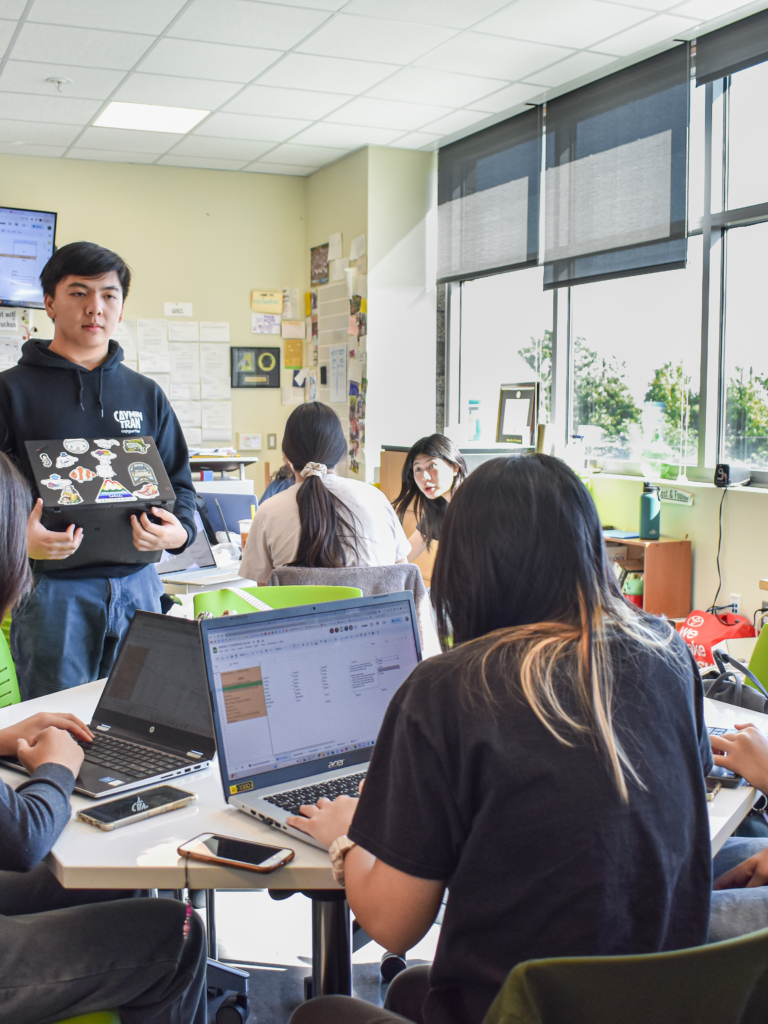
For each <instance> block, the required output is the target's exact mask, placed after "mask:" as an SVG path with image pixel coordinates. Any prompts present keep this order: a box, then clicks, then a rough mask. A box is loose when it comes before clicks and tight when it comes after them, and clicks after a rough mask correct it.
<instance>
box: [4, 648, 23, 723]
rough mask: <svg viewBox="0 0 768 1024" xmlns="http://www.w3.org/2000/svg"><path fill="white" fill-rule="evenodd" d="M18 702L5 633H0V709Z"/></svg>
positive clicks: (12, 666) (12, 665) (18, 696)
mask: <svg viewBox="0 0 768 1024" xmlns="http://www.w3.org/2000/svg"><path fill="white" fill-rule="evenodd" d="M20 701H21V694H20V693H19V681H18V679H17V678H16V667H15V665H14V664H13V658H12V657H11V649H10V647H9V646H8V641H7V640H6V639H5V633H2V632H0V708H7V707H8V705H9V704H18V703H19V702H20Z"/></svg>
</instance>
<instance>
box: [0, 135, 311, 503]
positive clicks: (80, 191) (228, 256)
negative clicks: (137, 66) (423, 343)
mask: <svg viewBox="0 0 768 1024" xmlns="http://www.w3.org/2000/svg"><path fill="white" fill-rule="evenodd" d="M0 203H2V204H3V205H7V206H18V207H22V208H31V209H43V210H55V211H56V212H57V213H58V214H59V221H58V229H57V236H56V237H57V243H58V244H59V245H64V244H66V243H67V242H73V241H77V240H80V239H88V240H91V241H95V242H99V243H100V244H101V245H105V246H107V247H108V248H110V249H114V250H115V251H116V252H119V253H120V254H121V255H122V256H123V257H124V258H125V259H126V260H127V262H128V263H129V265H130V266H131V268H132V270H133V273H134V283H133V286H132V288H131V293H130V295H129V297H128V301H127V303H126V310H125V316H126V317H129V318H131V319H138V318H140V317H142V318H143V317H162V316H163V303H164V302H168V301H177V302H192V304H193V311H194V316H193V319H195V320H228V321H229V322H230V324H231V331H232V344H234V345H250V344H253V343H254V335H252V334H251V318H250V292H251V290H252V289H254V288H282V287H292V288H299V289H300V290H301V292H302V293H303V292H304V290H305V289H306V287H307V283H308V269H309V267H308V262H309V261H308V257H307V249H306V241H305V234H306V181H305V180H304V179H303V178H299V177H289V176H285V175H273V174H244V173H242V174H240V173H232V172H227V171H209V170H193V169H187V168H177V167H146V166H142V165H139V164H118V163H97V162H91V161H84V160H68V159H67V160H64V159H47V158H42V157H22V156H6V155H0ZM35 321H36V323H37V324H39V325H41V326H40V336H43V337H50V336H51V335H50V333H46V331H48V330H49V327H50V324H49V321H48V320H47V318H45V317H44V315H36V317H35ZM274 340H275V342H277V341H278V339H274ZM269 343H272V339H270V342H269ZM284 377H285V383H286V384H287V383H289V379H290V378H289V375H288V374H287V373H285V371H284ZM232 412H233V427H234V432H235V435H237V433H240V432H244V431H249V432H254V433H261V434H262V437H263V443H264V449H263V451H262V452H260V453H257V454H258V455H259V458H260V459H267V460H268V461H270V462H271V463H275V465H274V466H273V467H272V468H273V469H274V468H275V466H276V465H277V464H279V462H280V454H279V450H278V452H277V453H275V452H272V453H270V452H267V450H266V443H267V438H266V435H267V433H276V434H277V435H278V446H279V443H280V438H281V436H282V431H283V426H284V424H285V420H286V418H287V414H288V413H289V412H290V408H288V407H285V406H283V405H282V404H281V395H280V391H279V390H233V392H232ZM234 442H235V444H236V443H237V437H236V436H235V438H234ZM249 475H250V476H252V477H253V478H254V480H255V481H256V493H257V494H260V493H261V491H262V490H263V481H264V474H263V469H262V465H261V462H259V464H258V465H257V466H256V467H252V471H251V472H249Z"/></svg>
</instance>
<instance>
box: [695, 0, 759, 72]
mask: <svg viewBox="0 0 768 1024" xmlns="http://www.w3.org/2000/svg"><path fill="white" fill-rule="evenodd" d="M764 60H768V11H760V12H759V14H753V15H752V17H751V18H743V19H742V20H741V21H736V22H734V23H733V24H732V25H726V26H725V28H719V29H717V31H716V32H708V33H707V34H706V35H705V36H699V38H698V39H697V40H696V85H704V84H705V83H706V82H713V81H714V80H715V79H716V78H725V76H726V75H732V74H733V73H734V72H736V71H743V70H744V68H751V67H752V66H753V64H762V62H763V61H764Z"/></svg>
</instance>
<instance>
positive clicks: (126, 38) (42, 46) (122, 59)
mask: <svg viewBox="0 0 768 1024" xmlns="http://www.w3.org/2000/svg"><path fill="white" fill-rule="evenodd" d="M151 43H152V36H144V35H137V34H135V33H131V32H102V31H101V30H99V29H95V28H90V29H84V28H68V27H66V26H61V25H33V24H31V23H30V22H27V23H26V24H25V25H24V27H23V28H22V30H21V32H20V33H19V37H18V39H17V40H16V43H15V45H14V47H13V58H14V60H33V61H42V62H44V63H51V64H55V63H59V62H61V63H63V64H76V65H77V66H78V67H85V68H109V69H111V70H113V71H114V70H122V71H129V70H130V69H131V68H132V67H133V66H134V64H135V63H136V61H137V60H139V58H140V57H141V55H142V54H143V53H144V52H145V51H146V49H147V47H148V46H150V45H151Z"/></svg>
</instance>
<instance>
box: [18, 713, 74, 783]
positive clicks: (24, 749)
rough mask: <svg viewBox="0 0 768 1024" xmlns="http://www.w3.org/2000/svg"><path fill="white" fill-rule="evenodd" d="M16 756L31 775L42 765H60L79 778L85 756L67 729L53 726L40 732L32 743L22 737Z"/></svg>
mask: <svg viewBox="0 0 768 1024" xmlns="http://www.w3.org/2000/svg"><path fill="white" fill-rule="evenodd" d="M16 756H17V757H18V759H19V760H20V761H21V763H22V764H23V765H24V767H25V768H26V769H27V771H28V772H29V774H30V775H31V774H32V772H34V771H35V770H36V769H37V768H39V767H40V765H41V764H60V765H63V766H64V767H65V768H69V770H70V771H71V772H72V774H73V775H74V776H75V778H77V773H78V772H79V771H80V765H81V764H82V763H83V758H84V756H85V754H84V753H83V748H82V747H79V746H78V745H77V743H75V741H74V740H73V739H72V737H71V735H70V734H69V733H68V732H67V731H66V730H65V729H57V728H56V727H55V726H53V725H51V726H49V727H48V728H47V729H43V731H42V732H39V733H38V734H37V736H35V737H34V739H33V741H32V743H27V741H26V740H25V739H24V737H23V736H22V737H21V738H20V739H19V741H18V743H17V744H16Z"/></svg>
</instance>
